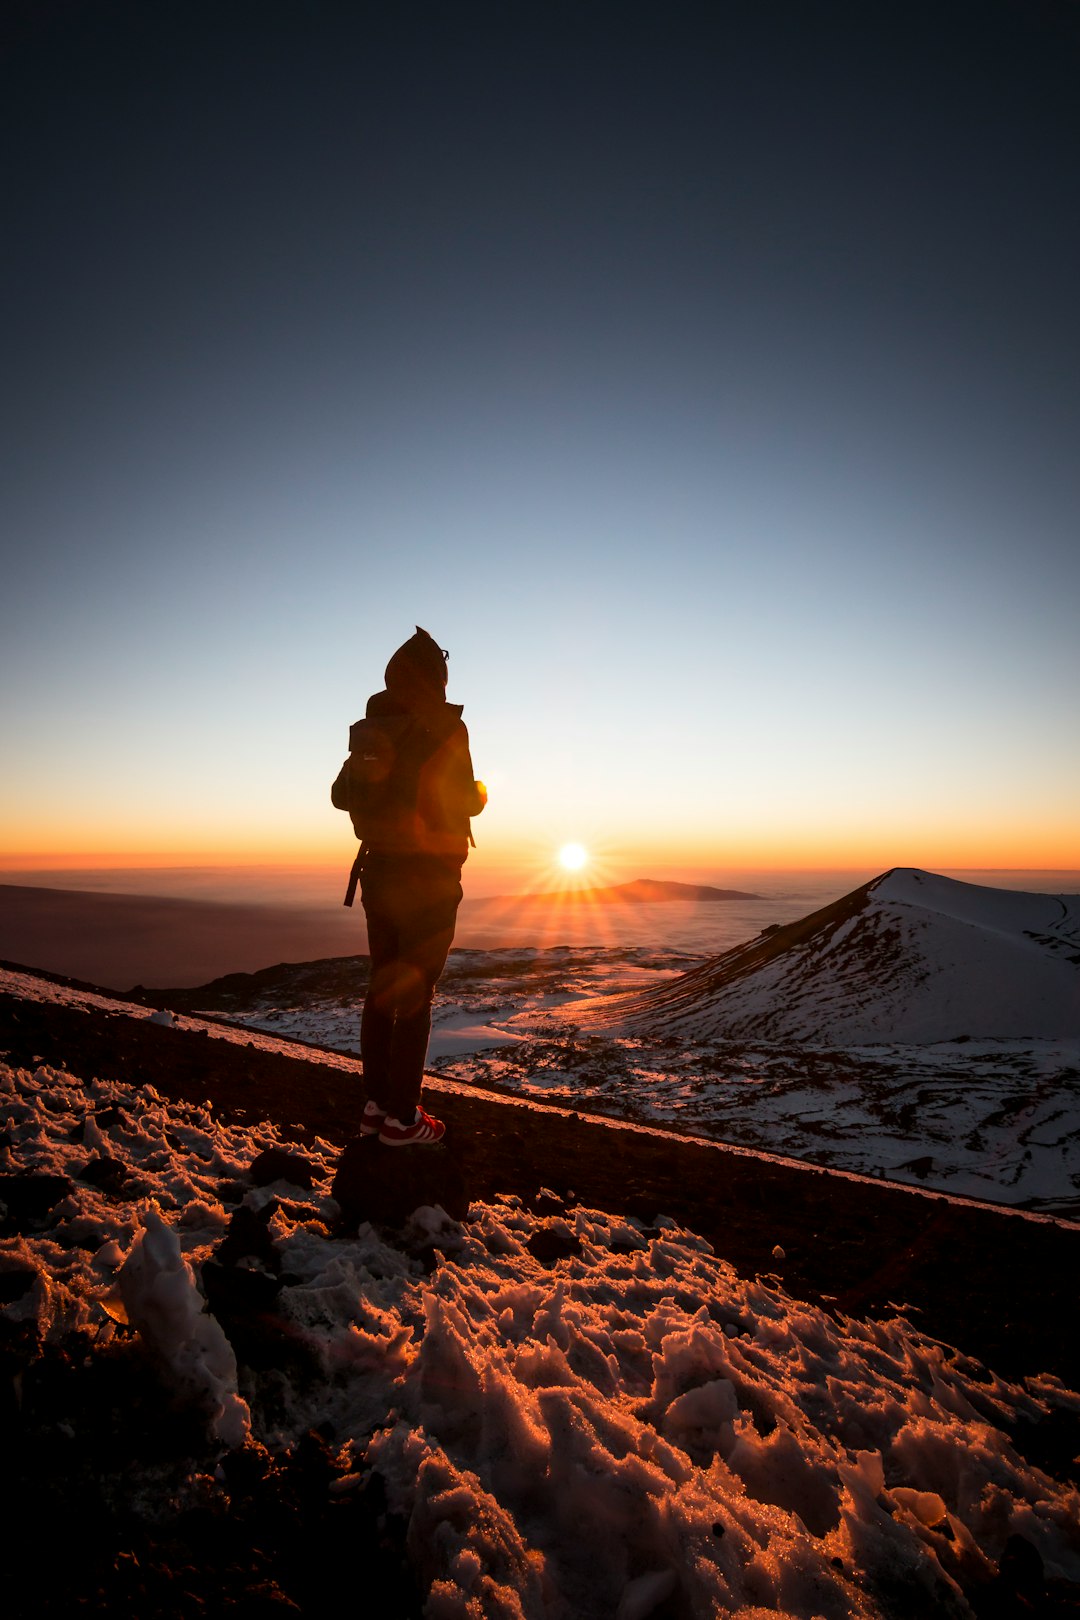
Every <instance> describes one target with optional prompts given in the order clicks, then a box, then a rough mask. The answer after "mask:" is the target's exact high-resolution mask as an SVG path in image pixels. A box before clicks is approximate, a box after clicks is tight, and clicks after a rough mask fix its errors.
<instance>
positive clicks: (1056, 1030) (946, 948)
mask: <svg viewBox="0 0 1080 1620" xmlns="http://www.w3.org/2000/svg"><path fill="white" fill-rule="evenodd" d="M574 1018H575V1022H577V1023H579V1024H582V1025H585V1026H590V1025H592V1026H603V1027H606V1028H609V1029H610V1028H613V1027H618V1028H619V1029H620V1030H624V1031H626V1032H628V1033H629V1032H633V1031H655V1030H656V1029H657V1028H659V1027H661V1026H662V1028H663V1030H664V1031H665V1033H667V1034H669V1035H670V1034H676V1035H679V1036H682V1037H687V1036H689V1037H692V1038H695V1039H712V1038H717V1037H722V1038H725V1039H736V1040H754V1041H767V1042H779V1041H784V1042H797V1043H799V1044H800V1045H803V1046H806V1045H811V1046H815V1045H816V1046H821V1045H827V1046H830V1047H835V1046H858V1045H866V1044H872V1043H876V1042H889V1043H896V1042H903V1043H909V1044H910V1043H916V1044H917V1043H928V1042H936V1041H954V1040H962V1039H972V1038H975V1039H980V1040H984V1039H997V1040H1017V1039H1037V1040H1051V1039H1058V1038H1062V1037H1074V1036H1076V1035H1078V1034H1080V895H1049V894H1024V893H1016V892H1013V891H1009V890H1004V889H990V888H983V887H980V886H978V885H976V884H972V883H960V882H957V881H956V880H955V879H953V878H945V877H939V876H937V875H935V874H933V873H930V872H920V871H917V870H913V869H910V868H897V869H895V870H893V871H891V872H886V873H885V874H884V875H883V876H882V877H879V878H875V879H874V881H873V882H871V883H867V884H865V885H863V887H861V888H859V889H855V890H854V891H853V892H852V893H851V894H849V895H846V896H845V897H844V898H843V899H842V900H838V901H836V902H835V904H833V905H830V906H825V907H824V908H823V909H822V910H820V911H816V912H813V913H812V914H811V915H810V916H808V917H804V918H802V919H801V920H800V921H799V922H796V923H791V924H789V925H787V926H785V927H780V928H776V929H772V930H768V931H767V932H766V933H765V934H763V935H761V936H760V937H759V938H757V939H754V940H751V941H750V942H749V943H748V944H745V945H740V946H737V947H736V948H735V949H733V950H729V951H725V952H724V953H723V954H722V955H720V956H716V957H713V958H711V959H710V960H709V961H707V962H705V963H703V964H702V965H701V966H700V967H698V968H695V969H693V970H692V971H691V972H689V973H686V974H684V975H683V976H682V977H680V978H678V979H676V980H673V981H671V982H669V983H667V984H664V985H660V986H657V987H653V988H650V989H648V990H645V991H642V992H641V993H639V994H632V995H630V996H627V997H618V998H611V997H605V998H599V999H597V1000H596V1001H594V1002H593V1003H592V1004H591V1005H579V1006H577V1007H575V1009H574Z"/></svg>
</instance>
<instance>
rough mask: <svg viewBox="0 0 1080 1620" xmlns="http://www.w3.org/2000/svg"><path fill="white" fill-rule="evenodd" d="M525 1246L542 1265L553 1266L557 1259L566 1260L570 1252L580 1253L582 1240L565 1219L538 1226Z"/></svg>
mask: <svg viewBox="0 0 1080 1620" xmlns="http://www.w3.org/2000/svg"><path fill="white" fill-rule="evenodd" d="M525 1247H526V1248H527V1249H528V1251H529V1253H530V1254H531V1255H532V1256H533V1258H534V1259H535V1260H539V1261H540V1264H541V1265H544V1266H551V1265H554V1264H555V1261H556V1260H565V1259H566V1257H567V1255H569V1254H580V1253H581V1240H580V1238H578V1236H577V1234H576V1233H574V1232H571V1231H570V1229H569V1227H568V1226H567V1225H566V1222H565V1221H558V1222H552V1224H551V1225H550V1226H538V1227H537V1229H536V1231H535V1232H534V1233H533V1234H532V1236H531V1237H530V1238H529V1240H528V1242H527V1243H526V1245H525Z"/></svg>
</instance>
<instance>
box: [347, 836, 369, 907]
mask: <svg viewBox="0 0 1080 1620" xmlns="http://www.w3.org/2000/svg"><path fill="white" fill-rule="evenodd" d="M366 854H367V845H366V844H361V845H360V848H359V849H358V850H357V852H356V859H355V860H354V861H353V863H352V867H351V869H350V872H349V886H348V888H347V889H346V890H345V899H344V901H343V902H342V903H343V904H344V905H346V906H351V905H352V903H353V901H354V900H355V899H356V885H357V884H358V883H359V881H360V874H361V872H362V871H363V870H364V856H365V855H366Z"/></svg>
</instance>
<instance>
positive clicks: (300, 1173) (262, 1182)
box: [248, 1147, 315, 1188]
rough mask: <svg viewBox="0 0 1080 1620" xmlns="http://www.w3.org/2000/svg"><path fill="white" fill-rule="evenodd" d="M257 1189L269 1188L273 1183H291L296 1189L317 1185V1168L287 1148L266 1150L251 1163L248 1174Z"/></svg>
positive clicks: (308, 1160)
mask: <svg viewBox="0 0 1080 1620" xmlns="http://www.w3.org/2000/svg"><path fill="white" fill-rule="evenodd" d="M248 1173H249V1175H250V1176H251V1179H252V1181H253V1182H254V1183H255V1185H256V1187H269V1185H270V1183H271V1182H272V1181H291V1182H292V1184H293V1186H294V1187H308V1188H310V1187H312V1186H314V1184H315V1166H314V1165H313V1164H312V1162H311V1160H310V1159H305V1157H304V1155H303V1154H302V1153H290V1152H289V1151H288V1149H287V1148H278V1147H275V1148H266V1149H265V1150H264V1151H263V1152H262V1153H260V1154H259V1155H258V1157H257V1158H255V1159H253V1160H252V1161H251V1169H250V1171H249V1172H248Z"/></svg>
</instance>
